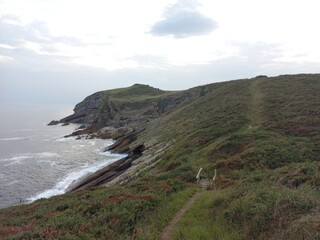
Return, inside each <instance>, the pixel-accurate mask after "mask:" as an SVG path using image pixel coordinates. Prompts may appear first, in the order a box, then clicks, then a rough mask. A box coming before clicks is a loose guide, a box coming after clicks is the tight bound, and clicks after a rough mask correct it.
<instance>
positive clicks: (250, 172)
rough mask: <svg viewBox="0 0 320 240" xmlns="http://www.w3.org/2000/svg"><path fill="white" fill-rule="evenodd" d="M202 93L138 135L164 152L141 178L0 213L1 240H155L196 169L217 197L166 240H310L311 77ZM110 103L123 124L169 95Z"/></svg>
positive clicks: (313, 199) (318, 87)
mask: <svg viewBox="0 0 320 240" xmlns="http://www.w3.org/2000/svg"><path fill="white" fill-rule="evenodd" d="M201 89H203V91H204V93H205V94H203V95H201V97H198V98H194V100H193V101H190V102H186V103H183V104H181V105H180V107H179V108H177V109H175V110H173V111H171V112H168V113H166V114H164V115H163V116H162V117H161V118H158V119H155V120H154V121H151V122H149V123H148V125H147V126H146V130H145V131H144V132H143V133H141V134H140V135H139V137H138V139H137V142H138V143H139V144H144V143H146V142H152V141H154V140H157V141H159V142H161V143H163V144H164V145H165V144H166V143H168V142H170V143H171V147H170V148H168V149H167V150H166V151H165V152H164V153H163V154H162V155H160V156H158V157H157V164H156V165H155V166H154V167H153V168H152V169H151V170H150V171H148V172H145V173H144V174H143V177H142V178H139V179H137V180H136V181H133V182H132V183H131V184H129V185H126V186H123V187H111V188H110V187H108V188H93V189H90V190H85V191H81V192H77V193H72V194H67V195H64V196H59V197H54V198H51V199H49V200H40V201H37V202H35V203H33V204H31V205H26V206H18V207H13V208H9V209H3V210H0V238H1V237H2V238H4V239H6V238H8V239H10V238H13V239H32V238H37V237H39V236H41V237H42V238H44V239H50V238H63V237H64V238H65V239H77V238H78V239H79V238H83V239H105V238H108V239H159V236H160V233H161V230H162V229H163V228H164V227H165V225H166V224H167V223H168V222H170V220H171V219H172V218H173V216H174V214H175V213H176V212H177V211H178V210H179V209H180V208H181V207H182V206H183V205H184V204H185V203H186V202H187V201H188V199H189V198H190V197H191V196H192V195H193V193H194V192H195V189H194V188H193V187H192V183H193V182H194V180H195V175H196V173H197V171H198V170H199V168H200V167H203V177H212V176H213V173H214V170H215V169H216V170H217V173H218V176H217V180H216V186H217V188H218V189H219V190H216V191H212V192H204V193H203V194H202V196H201V197H200V198H199V199H198V201H197V202H196V203H195V205H194V206H193V207H192V208H191V209H190V211H189V212H187V214H186V215H185V216H184V218H183V219H182V221H181V222H180V223H179V224H178V226H177V229H176V231H175V235H174V237H175V239H319V238H320V229H319V226H320V217H319V216H320V213H319V209H320V208H319V206H320V202H319V199H320V195H319V190H320V167H319V155H320V137H319V136H320V75H293V76H288V75H287V76H279V77H274V78H266V77H264V78H254V79H247V80H241V81H231V82H225V83H217V84H211V85H208V86H203V87H202V88H201ZM198 90H199V89H198ZM109 93H110V94H111V97H113V98H114V100H115V101H118V103H119V105H118V107H121V109H122V111H123V112H124V113H127V114H128V115H131V114H137V115H139V113H140V112H139V111H140V110H141V111H145V110H146V105H144V104H147V106H148V107H150V106H149V105H148V104H149V103H150V102H152V101H153V99H155V98H158V97H164V98H165V97H166V96H168V95H170V94H172V93H171V92H164V91H161V90H158V89H153V88H150V87H148V86H138V85H134V86H132V87H130V88H127V89H117V90H111V91H109ZM192 93H193V92H192V91H189V92H188V94H192ZM197 93H198V92H197ZM179 94H184V92H181V93H179ZM121 104H123V105H121ZM132 106H134V107H132ZM132 109H133V110H132ZM101 114H103V111H101ZM138 143H136V144H138ZM169 179H170V180H169ZM79 229H80V231H79ZM81 229H82V230H81Z"/></svg>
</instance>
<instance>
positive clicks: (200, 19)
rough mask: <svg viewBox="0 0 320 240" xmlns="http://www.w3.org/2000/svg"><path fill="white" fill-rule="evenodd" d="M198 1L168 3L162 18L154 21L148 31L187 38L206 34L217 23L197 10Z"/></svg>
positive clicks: (180, 0)
mask: <svg viewBox="0 0 320 240" xmlns="http://www.w3.org/2000/svg"><path fill="white" fill-rule="evenodd" d="M197 6H199V3H198V2H197V1H193V0H178V1H177V2H176V3H175V4H173V5H169V6H168V7H167V8H166V9H165V11H164V13H163V16H164V19H163V20H161V21H159V22H156V23H155V24H154V25H153V26H152V28H151V30H150V33H151V34H153V35H155V36H166V35H172V36H174V37H175V38H187V37H192V36H199V35H206V34H208V33H210V32H211V31H213V30H214V29H216V28H217V23H216V22H215V21H214V20H212V19H211V18H208V17H206V16H204V15H202V14H201V13H200V12H198V11H197V9H196V8H197Z"/></svg>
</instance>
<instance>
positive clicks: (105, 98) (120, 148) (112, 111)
mask: <svg viewBox="0 0 320 240" xmlns="http://www.w3.org/2000/svg"><path fill="white" fill-rule="evenodd" d="M212 90H213V89H212V88H211V87H210V86H209V85H207V86H200V87H196V88H193V89H189V90H186V91H176V92H173V91H163V90H160V89H156V88H153V87H150V86H148V85H142V84H135V85H133V86H131V87H129V88H123V89H114V90H107V91H100V92H97V93H94V94H92V95H90V96H88V97H86V98H85V99H84V100H83V101H82V102H80V103H78V104H77V105H76V106H75V108H74V113H73V114H72V115H70V116H67V117H65V118H63V119H61V120H60V121H52V122H50V123H49V125H55V124H58V123H61V124H62V125H65V124H69V123H78V124H81V125H82V128H81V129H78V130H77V131H75V132H73V133H72V134H70V135H68V136H66V137H69V136H77V138H78V139H80V138H87V139H90V138H102V139H113V140H115V143H114V144H113V145H112V146H110V147H108V148H107V149H105V150H106V151H111V152H113V153H126V154H128V155H127V157H125V158H123V159H120V160H118V161H116V162H114V163H113V164H111V165H108V166H106V167H104V168H103V169H101V170H99V171H97V172H96V173H94V174H92V175H90V176H88V177H86V178H85V179H82V180H80V181H78V182H76V183H74V184H72V186H70V187H69V191H75V190H80V189H84V188H87V187H92V186H97V185H101V184H106V183H108V184H113V183H117V184H125V183H127V182H128V181H130V180H133V179H135V178H136V177H137V176H138V175H139V172H140V171H145V170H150V169H152V167H153V165H154V164H155V162H154V160H155V158H156V157H157V156H158V155H160V154H161V153H162V152H163V151H164V150H165V149H167V148H168V147H169V146H170V144H171V143H170V142H169V143H166V144H163V143H159V142H155V141H150V142H149V141H146V140H145V139H144V138H143V137H141V136H142V135H143V133H144V131H145V129H146V127H147V126H148V125H149V124H150V123H151V122H154V121H156V120H157V119H158V118H159V117H161V116H164V115H166V114H168V113H169V112H171V111H173V110H175V109H177V108H180V107H182V106H183V105H185V104H188V103H190V102H192V101H194V100H195V99H198V98H199V97H201V96H204V95H205V94H206V93H208V92H211V91H212ZM129 169H130V170H129Z"/></svg>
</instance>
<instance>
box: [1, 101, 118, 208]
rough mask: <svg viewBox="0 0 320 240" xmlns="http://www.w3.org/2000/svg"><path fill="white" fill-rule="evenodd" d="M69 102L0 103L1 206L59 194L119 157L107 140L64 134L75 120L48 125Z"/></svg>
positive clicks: (61, 114)
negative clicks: (55, 103)
mask: <svg viewBox="0 0 320 240" xmlns="http://www.w3.org/2000/svg"><path fill="white" fill-rule="evenodd" d="M72 108H73V106H44V105H0V109H1V113H2V114H1V115H2V117H1V118H0V208H3V207H8V206H11V205H14V204H18V203H20V202H23V203H28V202H32V201H34V200H36V199H40V198H48V197H50V196H54V195H59V194H63V193H64V192H65V190H66V189H67V187H68V186H69V185H70V184H71V183H72V182H73V181H75V180H77V179H79V178H81V177H84V176H86V175H88V174H90V173H93V172H95V171H97V170H98V169H100V168H102V167H104V166H106V165H108V164H110V163H112V162H114V161H116V160H118V159H120V158H122V157H124V155H120V154H110V153H109V152H103V151H102V149H104V148H105V147H107V146H109V145H111V144H112V140H101V139H90V140H86V139H82V140H76V139H75V138H73V137H71V138H64V137H63V136H65V135H67V134H70V133H72V132H73V131H74V130H75V129H76V128H77V127H78V125H73V124H71V125H68V126H61V125H56V126H47V123H48V122H50V121H51V120H58V119H61V118H63V117H65V116H67V115H69V114H71V113H72Z"/></svg>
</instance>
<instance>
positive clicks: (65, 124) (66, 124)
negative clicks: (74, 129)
mask: <svg viewBox="0 0 320 240" xmlns="http://www.w3.org/2000/svg"><path fill="white" fill-rule="evenodd" d="M68 125H70V123H64V124H62V125H61V126H68Z"/></svg>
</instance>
